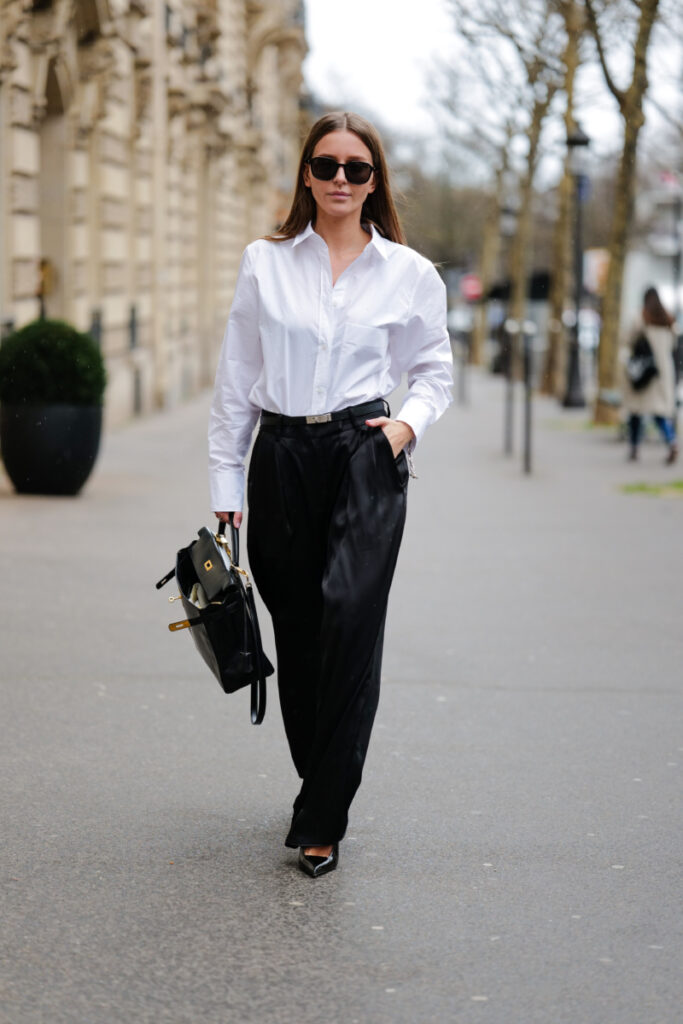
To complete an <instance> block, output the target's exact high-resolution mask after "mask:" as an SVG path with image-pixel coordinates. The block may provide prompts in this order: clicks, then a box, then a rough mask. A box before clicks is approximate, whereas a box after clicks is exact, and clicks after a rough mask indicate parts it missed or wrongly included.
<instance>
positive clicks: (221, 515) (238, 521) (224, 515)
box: [214, 512, 242, 530]
mask: <svg viewBox="0 0 683 1024" xmlns="http://www.w3.org/2000/svg"><path fill="white" fill-rule="evenodd" d="M214 515H215V517H216V519H220V521H221V522H222V523H229V522H230V516H232V515H234V516H235V518H234V520H233V521H234V523H235V529H236V530H239V528H240V526H241V525H242V513H241V512H234V513H233V512H214Z"/></svg>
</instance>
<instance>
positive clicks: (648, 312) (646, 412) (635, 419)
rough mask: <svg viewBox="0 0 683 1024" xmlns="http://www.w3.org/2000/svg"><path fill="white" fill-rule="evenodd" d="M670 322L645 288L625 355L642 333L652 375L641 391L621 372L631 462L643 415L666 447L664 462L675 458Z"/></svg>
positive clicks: (654, 292)
mask: <svg viewBox="0 0 683 1024" xmlns="http://www.w3.org/2000/svg"><path fill="white" fill-rule="evenodd" d="M673 323H674V321H673V317H671V316H670V315H669V314H668V313H667V311H666V310H665V308H664V306H663V305H662V302H661V299H660V298H659V294H658V292H657V289H656V288H648V289H647V290H646V291H645V295H644V298H643V308H642V311H641V314H640V318H639V320H638V323H637V324H636V325H635V326H634V328H633V329H632V331H631V334H630V338H629V346H628V351H627V353H626V355H627V357H628V354H629V353H630V352H631V351H632V350H633V347H634V345H637V344H638V339H639V338H641V337H642V336H643V335H644V336H645V338H646V339H647V342H648V343H649V346H650V349H651V351H652V355H653V356H654V362H655V365H656V374H655V376H653V377H652V379H651V380H650V381H649V383H648V384H647V385H646V386H645V387H643V388H642V389H641V390H637V389H636V388H635V387H634V386H633V384H632V383H631V381H630V380H629V377H628V375H627V374H626V373H625V374H624V408H625V410H626V413H627V414H628V436H629V441H630V451H629V460H631V461H635V460H636V459H637V458H638V450H639V446H640V442H641V439H642V434H643V418H644V417H645V416H652V418H653V419H654V421H655V423H656V425H657V427H658V429H659V431H660V433H661V435H662V437H663V439H664V441H665V442H666V444H667V446H668V453H667V456H666V460H665V462H666V464H667V465H671V464H672V463H674V462H675V461H676V458H677V457H678V445H677V443H676V432H675V409H676V394H675V372H674V358H675V349H676V336H675V333H674V331H673Z"/></svg>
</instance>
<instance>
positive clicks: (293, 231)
mask: <svg viewBox="0 0 683 1024" xmlns="http://www.w3.org/2000/svg"><path fill="white" fill-rule="evenodd" d="M330 132H353V133H354V135H357V136H358V138H359V139H360V140H361V142H363V143H364V144H365V145H366V146H367V147H368V149H369V150H370V153H371V154H372V164H373V167H374V168H375V190H374V192H370V193H369V195H368V197H367V198H366V200H365V202H364V203H363V209H362V211H361V220H362V221H364V222H366V223H367V222H370V223H371V224H374V225H375V227H376V228H377V229H378V231H380V232H381V234H383V235H384V237H385V238H388V239H390V241H392V242H400V243H401V245H405V244H406V238H405V235H404V233H403V228H402V227H401V222H400V220H399V218H398V213H397V212H396V207H395V205H394V200H393V196H392V194H391V186H390V184H389V171H388V168H387V161H386V157H385V156H384V147H383V146H382V140H381V139H380V137H379V134H378V132H377V129H376V128H375V127H374V126H373V125H372V124H370V122H369V121H366V120H365V118H364V117H361V116H360V114H351V113H348V112H346V111H336V112H334V113H331V114H325V115H324V116H323V117H321V118H319V120H317V121H316V122H315V124H314V125H313V127H312V128H311V130H310V131H309V133H308V137H307V138H306V141H305V142H304V146H303V149H302V151H301V159H300V161H299V169H298V171H297V179H296V190H295V192H294V199H293V200H292V205H291V208H290V210H289V213H288V214H287V217H286V219H285V221H284V223H283V224H282V226H281V228H280V229H279V231H276V232H274V233H273V234H272V235H266V238H267V240H268V241H269V242H284V241H285V239H288V238H295V237H296V236H297V235H298V234H299V233H300V232H301V231H303V230H304V228H305V227H306V225H307V224H308V222H309V221H312V222H313V223H314V224H315V214H316V205H315V199H314V198H313V196H312V194H311V190H310V189H309V188H307V186H306V185H305V184H304V168H305V166H306V164H307V163H308V161H309V160H310V159H311V157H312V156H313V152H314V150H315V147H316V146H317V144H318V142H319V141H320V139H322V138H323V136H324V135H329V133H330Z"/></svg>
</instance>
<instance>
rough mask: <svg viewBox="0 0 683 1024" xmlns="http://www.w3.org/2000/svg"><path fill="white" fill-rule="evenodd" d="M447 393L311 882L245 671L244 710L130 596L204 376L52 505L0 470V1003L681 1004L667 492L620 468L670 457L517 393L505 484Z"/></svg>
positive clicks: (655, 474) (449, 1016) (676, 635)
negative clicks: (335, 834) (21, 493)
mask: <svg viewBox="0 0 683 1024" xmlns="http://www.w3.org/2000/svg"><path fill="white" fill-rule="evenodd" d="M470 385H471V391H472V394H471V401H470V404H469V406H468V407H465V408H463V407H458V406H454V407H453V408H452V409H451V410H450V411H449V413H448V414H447V415H446V417H444V419H443V420H442V421H441V422H440V423H439V424H438V425H436V426H435V427H433V428H432V429H431V431H430V432H429V433H428V436H427V438H426V439H425V441H424V442H423V444H421V445H420V448H419V451H418V455H417V471H418V474H419V477H420V479H419V480H417V481H411V485H410V488H411V490H410V499H409V516H408V525H407V529H406V535H405V539H404V544H403V549H402V553H401V557H400V559H399V568H398V571H397V577H396V581H395V585H394V589H393V592H392V600H391V606H390V613H389V622H388V627H387V640H386V656H385V664H384V680H383V694H382V700H381V703H380V711H379V714H378V719H377V724H376V728H375V733H374V736H373V741H372V743H371V747H370V755H369V758H368V763H367V767H366V773H365V779H364V783H363V786H362V787H361V790H360V793H359V795H358V798H357V800H356V802H355V803H354V805H353V808H352V818H351V825H350V829H349V833H348V837H347V839H346V841H345V842H344V843H343V845H342V858H341V866H340V868H339V870H338V871H337V872H335V873H334V874H332V875H330V876H328V877H326V878H324V879H322V880H320V881H319V882H315V883H314V882H312V881H311V880H309V879H307V878H305V877H304V876H303V875H301V874H300V873H299V872H298V871H297V870H296V867H295V856H294V854H293V853H292V852H291V851H288V850H286V849H285V848H284V846H283V845H282V844H283V839H284V836H285V833H286V829H287V824H288V818H289V807H290V805H291V801H292V799H293V797H294V795H295V792H296V785H297V784H296V779H295V776H294V772H293V769H292V768H291V765H290V762H289V757H288V754H287V750H286V747H285V741H284V737H283V734H282V726H281V721H280V714H279V709H278V706H277V698H276V691H275V687H274V685H273V684H272V682H271V683H270V684H269V701H270V703H269V709H268V713H267V716H266V721H265V723H264V725H263V726H261V727H259V728H258V729H254V728H252V727H251V725H250V724H249V720H248V698H247V695H246V693H242V694H237V695H233V696H232V697H225V696H224V695H223V694H222V693H221V692H220V690H219V688H218V685H217V684H216V683H215V682H214V681H213V679H212V678H211V677H210V676H209V675H208V674H207V673H206V672H205V671H204V670H203V666H202V664H201V663H200V661H199V659H198V658H197V656H196V654H195V651H194V649H193V647H192V644H191V643H190V640H189V637H188V636H187V634H184V633H180V634H177V635H171V634H169V633H168V631H167V630H166V623H167V622H168V621H170V620H171V619H172V618H174V617H177V616H176V615H175V613H174V609H173V607H172V606H171V605H169V604H168V603H167V593H168V592H169V590H170V585H169V587H167V588H165V590H164V591H161V592H157V591H155V589H154V582H155V580H157V579H158V578H159V577H160V576H161V575H162V574H163V573H164V572H165V571H166V570H167V569H168V568H170V566H171V564H172V559H173V554H174V552H175V549H176V548H177V547H178V546H179V545H180V544H183V543H186V542H187V541H188V540H189V539H190V538H191V537H192V535H193V534H194V532H195V531H196V529H197V528H198V527H199V526H200V525H201V523H202V522H204V521H206V522H207V523H208V516H207V514H206V513H205V509H206V507H207V502H208V498H207V484H206V471H205V464H206V455H205V426H206V418H207V410H208V400H207V397H206V396H202V397H201V398H200V399H198V400H196V401H194V402H192V403H190V404H188V405H186V406H184V407H183V408H181V409H178V410H175V411H173V412H171V413H162V414H160V415H158V416H155V417H153V418H150V419H148V420H146V421H142V422H137V423H135V424H132V425H130V426H129V427H127V428H125V429H122V430H119V431H117V432H115V433H113V434H110V435H109V436H108V437H107V438H106V443H105V446H104V450H103V453H102V456H101V459H100V462H99V464H98V467H97V469H96V472H95V474H94V476H93V478H92V479H91V481H90V482H89V484H88V485H87V486H86V489H85V490H84V492H83V494H82V496H81V497H79V498H78V499H75V500H74V499H46V498H28V497H24V498H20V497H17V496H16V495H14V494H12V493H11V490H10V487H9V485H8V483H7V482H6V480H4V478H2V476H0V521H1V522H2V530H1V531H0V549H1V554H2V560H3V563H2V564H3V567H4V572H3V579H4V586H3V587H2V588H1V590H0V615H1V621H2V662H1V664H2V700H3V715H2V720H3V723H4V724H5V737H4V742H3V745H2V752H1V753H0V759H1V763H2V769H3V785H2V787H1V788H0V806H1V807H2V812H3V822H4V826H3V852H2V878H3V895H2V905H1V906H0V914H1V919H2V954H1V959H0V1021H3V1022H8V1024H38V1022H40V1024H42V1022H45V1024H75V1022H84V1024H124V1022H125V1024H143V1022H145V1024H146V1022H149V1024H162V1022H172V1024H190V1022H191V1024H195V1022H197V1024H200V1022H201V1024H232V1022H247V1024H252V1022H253V1024H257V1022H258V1024H354V1022H357V1024H427V1022H439V1024H441V1022H456V1024H678V1021H679V1020H680V1005H681V1000H682V998H683V990H682V986H681V970H680V968H681V931H682V930H683V929H682V927H681V915H680V891H681V829H680V825H681V766H682V765H683V733H682V732H681V705H682V703H683V702H682V700H681V695H682V690H683V686H682V682H681V676H682V673H681V663H682V660H683V659H682V656H683V624H682V622H681V614H680V609H681V600H680V594H681V583H682V582H683V559H682V557H681V536H682V533H683V500H679V499H676V498H665V497H659V498H657V497H651V496H647V495H643V494H625V493H623V491H622V490H621V486H622V485H623V484H628V483H639V482H651V483H658V482H664V481H667V480H671V479H678V480H680V479H681V478H683V466H681V467H674V468H673V469H671V468H668V469H665V468H664V467H663V465H661V462H662V459H663V454H664V452H663V450H662V449H661V448H660V447H659V446H657V445H655V444H649V445H646V446H644V451H643V459H642V462H641V463H640V464H637V465H635V466H634V465H627V464H626V463H625V461H624V460H625V454H626V452H625V447H624V446H623V445H620V444H618V443H617V441H616V440H615V434H614V431H592V430H588V429H586V428H585V422H586V419H587V417H586V414H585V413H584V412H573V413H568V412H565V411H563V410H561V409H560V408H559V406H558V405H557V404H556V403H551V402H548V401H543V400H537V402H536V405H535V424H536V437H535V442H536V443H535V452H534V464H535V469H534V474H533V476H532V477H531V478H525V477H524V476H523V474H522V472H521V466H520V458H519V456H516V457H515V459H514V460H510V459H506V458H504V456H503V455H502V453H501V452H502V408H501V399H502V387H503V385H502V382H501V381H500V380H499V379H496V378H491V377H489V376H483V375H478V374H473V375H472V378H471V380H470ZM518 411H519V410H518ZM518 440H519V439H518ZM264 626H265V627H266V628H265V629H264V633H265V641H266V645H267V648H268V649H269V651H270V652H271V653H272V650H273V645H272V638H271V634H270V630H269V629H268V628H267V623H266V621H265V616H264Z"/></svg>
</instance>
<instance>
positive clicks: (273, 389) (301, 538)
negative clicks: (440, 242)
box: [209, 113, 452, 877]
mask: <svg viewBox="0 0 683 1024" xmlns="http://www.w3.org/2000/svg"><path fill="white" fill-rule="evenodd" d="M451 362H452V360H451V350H450V344H449V339H448V332H447V329H446V295H445V288H444V285H443V283H442V281H441V279H440V278H439V275H438V274H437V272H436V270H435V269H434V267H433V266H432V264H431V263H429V262H428V261H427V260H426V259H424V258H423V257H422V256H420V255H418V253H416V252H415V251H413V250H412V249H409V248H408V247H407V246H406V245H405V244H404V236H403V232H402V229H401V226H400V223H399V219H398V216H397V213H396V210H395V207H394V202H393V198H392V195H391V190H390V185H389V180H388V172H387V166H386V161H385V157H384V152H383V148H382V143H381V140H380V138H379V136H378V134H377V132H376V130H375V129H374V128H373V126H372V125H371V124H370V123H369V122H368V121H366V120H365V119H364V118H362V117H359V116H358V115H356V114H350V113H334V114H327V115H325V116H324V117H322V118H321V119H320V120H319V121H317V122H316V124H315V125H314V126H313V128H312V129H311V131H310V133H309V135H308V138H307V139H306V142H305V144H304V147H303V151H302V154H301V160H300V164H299V170H298V175H297V183H296V190H295V195H294V199H293V202H292V207H291V210H290V212H289V214H288V216H287V218H286V220H285V222H284V224H283V225H282V227H281V228H280V230H279V231H278V232H277V233H276V234H274V235H271V236H269V237H267V238H262V239H258V240H257V241H255V242H252V243H251V245H249V246H248V247H247V249H246V250H245V252H244V255H243V258H242V263H241V267H240V272H239V276H238V281H237V286H236V289H235V296H234V299H233V303H232V307H231V311H230V317H229V319H228V324H227V328H226V332H225V338H224V341H223V347H222V350H221V356H220V360H219V364H218V369H217V373H216V385H215V393H214V400H213V405H212V409H211V417H210V425H209V451H210V482H211V500H212V509H213V510H214V511H215V514H216V515H217V517H218V518H219V519H222V520H227V519H228V518H229V517H230V515H234V522H235V525H236V526H238V527H239V525H240V524H241V522H242V505H243V498H244V461H245V458H246V455H247V451H248V449H249V444H250V440H251V435H252V432H253V430H254V427H255V426H256V423H257V421H258V420H259V419H260V426H259V432H258V435H257V438H256V441H255V443H254V448H253V451H252V456H251V462H250V469H249V479H248V485H247V499H248V505H249V524H248V534H247V546H248V552H249V561H250V565H251V569H252V573H253V576H254V579H255V581H256V584H257V586H258V588H259V592H260V594H261V596H262V598H263V601H264V603H265V605H266V607H267V608H268V611H269V612H270V614H271V616H272V619H273V627H274V632H275V643H276V649H277V673H278V690H279V696H280V706H281V709H282V717H283V720H284V726H285V731H286V734H287V740H288V743H289V747H290V751H291V755H292V759H293V761H294V766H295V768H296V770H297V773H298V774H299V776H300V778H301V779H302V784H301V789H300V791H299V794H298V796H297V797H296V800H295V801H294V810H293V816H292V822H291V827H290V830H289V834H288V835H287V838H286V840H285V843H286V845H287V846H288V847H292V848H297V847H298V848H299V866H300V867H301V869H302V870H303V871H304V872H306V873H307V874H309V875H311V876H313V877H319V876H320V875H322V874H324V873H326V872H328V871H331V870H333V869H334V868H335V867H336V866H337V863H338V859H339V842H340V840H341V839H342V838H343V836H344V833H345V830H346V825H347V817H348V810H349V806H350V804H351V801H352V799H353V796H354V794H355V792H356V790H357V788H358V786H359V784H360V780H361V773H362V770H363V763H364V761H365V755H366V752H367V749H368V744H369V740H370V732H371V729H372V724H373V720H374V716H375V710H376V708H377V703H378V698H379V683H380V667H381V659H382V641H383V633H384V620H385V614H386V608H387V601H388V597H389V588H390V585H391V580H392V576H393V573H394V567H395V565H396V559H397V556H398V551H399V546H400V542H401V535H402V532H403V525H404V521H405V515H406V490H407V485H408V477H409V473H410V472H412V470H409V465H410V464H412V450H413V447H414V445H415V443H416V441H417V440H418V439H419V438H420V437H421V436H422V434H423V433H424V431H425V429H426V428H427V426H429V424H431V423H433V422H434V420H436V419H437V418H438V417H439V416H440V415H441V414H442V413H443V412H444V410H445V409H446V408H447V406H448V404H449V402H450V400H451V398H450V387H451V383H452V379H451ZM404 374H406V375H407V380H408V392H407V394H406V397H405V398H404V400H403V403H402V405H401V408H400V411H399V413H398V415H397V417H396V418H395V419H392V418H391V414H390V411H389V407H388V405H387V403H386V400H385V396H386V395H388V394H390V393H391V392H392V391H393V389H394V388H395V387H396V386H397V384H398V383H399V381H400V380H401V378H402V376H403V375H404Z"/></svg>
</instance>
